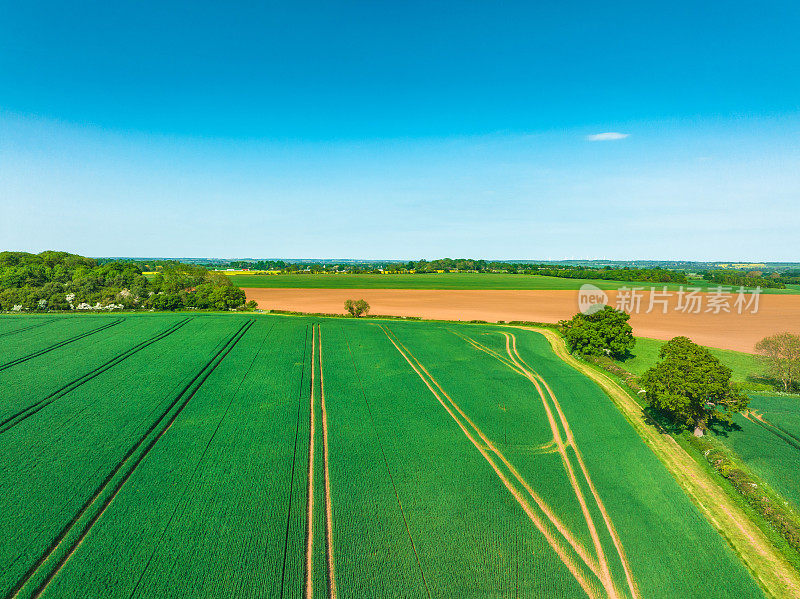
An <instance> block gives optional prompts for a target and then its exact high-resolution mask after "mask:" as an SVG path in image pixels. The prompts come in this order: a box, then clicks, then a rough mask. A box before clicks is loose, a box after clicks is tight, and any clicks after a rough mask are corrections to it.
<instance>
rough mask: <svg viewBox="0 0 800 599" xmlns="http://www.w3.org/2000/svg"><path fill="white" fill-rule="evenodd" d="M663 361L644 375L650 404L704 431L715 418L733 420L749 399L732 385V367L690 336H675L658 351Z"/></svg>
mask: <svg viewBox="0 0 800 599" xmlns="http://www.w3.org/2000/svg"><path fill="white" fill-rule="evenodd" d="M659 357H660V358H661V361H660V362H659V363H658V364H656V365H655V366H653V367H652V368H650V369H649V370H647V371H646V372H645V373H644V375H642V378H641V381H640V382H641V385H642V387H643V388H644V389H645V390H646V392H647V395H646V398H647V400H648V401H649V402H650V404H651V405H652V406H653V407H655V408H657V409H659V410H662V411H664V412H667V413H669V414H671V415H672V417H673V418H674V419H675V420H676V422H678V423H680V424H683V425H685V426H688V427H692V428H695V430H696V433H697V434H702V433H703V432H704V431H705V430H706V429H707V428H708V424H709V422H710V421H712V420H719V421H723V422H731V421H732V416H733V414H735V413H736V412H740V411H741V410H743V409H744V408H746V407H747V404H748V401H749V400H748V398H747V397H746V396H745V395H743V394H742V393H740V392H739V391H738V390H736V389H735V388H733V387H732V386H731V370H730V368H728V367H727V366H723V365H722V364H721V363H720V361H719V360H717V358H715V357H714V356H713V355H711V353H710V352H709V351H708V350H707V349H706V348H705V347H702V346H700V345H697V344H696V343H693V342H692V341H691V340H690V339H688V338H687V337H675V338H673V339H671V340H670V341H668V342H667V343H665V344H664V345H663V346H662V348H661V350H660V351H659Z"/></svg>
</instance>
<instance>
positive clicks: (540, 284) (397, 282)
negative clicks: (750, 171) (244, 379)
mask: <svg viewBox="0 0 800 599" xmlns="http://www.w3.org/2000/svg"><path fill="white" fill-rule="evenodd" d="M228 274H230V276H231V281H233V283H234V285H237V286H238V287H252V288H266V289H531V290H537V289H538V290H550V289H552V290H558V289H568V290H577V289H580V287H581V285H583V284H585V283H591V284H593V285H595V286H597V287H599V288H600V289H619V288H620V287H636V286H645V287H650V286H655V287H661V286H663V283H662V284H658V283H636V282H625V281H606V280H597V279H565V278H560V277H548V276H543V275H524V274H518V275H513V274H504V273H430V274H429V273H424V274H423V273H420V274H386V275H383V274H273V275H258V274H250V273H247V272H241V271H240V272H236V273H228ZM667 287H668V288H669V289H671V290H677V289H678V288H679V287H680V285H674V284H670V285H667ZM684 287H699V288H701V289H703V290H708V289H712V288H716V287H717V284H715V283H709V282H708V281H705V280H702V279H693V280H691V282H690V283H689V284H687V285H684ZM762 292H763V293H768V294H781V295H784V294H797V293H800V285H789V286H788V287H787V288H786V289H764V290H762Z"/></svg>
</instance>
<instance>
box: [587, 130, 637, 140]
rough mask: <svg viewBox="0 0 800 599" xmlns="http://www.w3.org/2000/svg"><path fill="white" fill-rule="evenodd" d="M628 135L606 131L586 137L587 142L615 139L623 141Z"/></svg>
mask: <svg viewBox="0 0 800 599" xmlns="http://www.w3.org/2000/svg"><path fill="white" fill-rule="evenodd" d="M628 135H629V134H628V133H617V132H616V131H608V132H606V133H595V134H594V135H587V136H586V139H587V141H615V140H617V139H625V138H626V137H628Z"/></svg>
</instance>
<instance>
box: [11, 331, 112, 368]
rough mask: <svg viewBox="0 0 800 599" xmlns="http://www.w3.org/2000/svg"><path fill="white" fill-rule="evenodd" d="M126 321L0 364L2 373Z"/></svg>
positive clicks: (76, 336) (87, 332) (82, 334)
mask: <svg viewBox="0 0 800 599" xmlns="http://www.w3.org/2000/svg"><path fill="white" fill-rule="evenodd" d="M124 320H125V319H124V318H118V319H117V320H115V321H113V322H107V323H105V324H103V325H101V326H99V327H97V328H95V329H91V330H89V331H86V332H84V333H80V334H79V335H75V336H73V337H70V338H69V339H64V341H59V342H58V343H54V344H53V345H50V346H48V347H45V348H44V349H40V350H38V351H35V352H33V353H30V354H28V355H27V356H22V357H20V358H17V359H16V360H11V361H10V362H6V363H5V364H0V371H3V370H5V369H7V368H11V367H12V366H16V365H17V364H22V363H23V362H27V361H28V360H32V359H33V358H38V357H39V356H42V355H44V354H46V353H48V352H51V351H53V350H54V349H58V348H59V347H64V346H65V345H69V344H70V343H73V342H75V341H79V340H80V339H83V338H84V337H88V336H89V335H94V334H95V333H99V332H100V331H105V330H106V329H108V328H111V327H113V326H116V325H118V324H120V323H121V322H123V321H124Z"/></svg>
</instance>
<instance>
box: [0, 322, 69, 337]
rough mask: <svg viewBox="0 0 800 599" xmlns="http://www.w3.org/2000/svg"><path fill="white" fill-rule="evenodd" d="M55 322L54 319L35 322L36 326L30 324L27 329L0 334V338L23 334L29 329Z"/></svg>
mask: <svg viewBox="0 0 800 599" xmlns="http://www.w3.org/2000/svg"><path fill="white" fill-rule="evenodd" d="M55 321H56V319H55V318H51V319H50V320H45V321H44V322H37V323H36V324H32V325H29V326H27V327H22V328H21V329H14V330H13V331H6V332H5V333H0V337H10V336H11V335H16V334H17V333H24V332H25V331H30V330H31V329H35V328H37V327H43V326H44V325H46V324H50V323H51V322H55Z"/></svg>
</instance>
